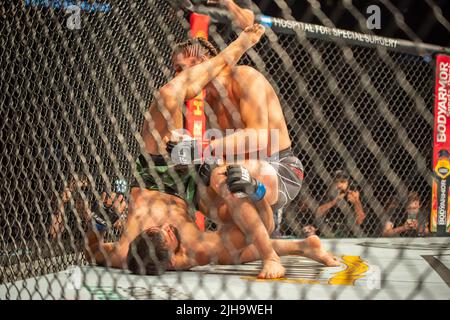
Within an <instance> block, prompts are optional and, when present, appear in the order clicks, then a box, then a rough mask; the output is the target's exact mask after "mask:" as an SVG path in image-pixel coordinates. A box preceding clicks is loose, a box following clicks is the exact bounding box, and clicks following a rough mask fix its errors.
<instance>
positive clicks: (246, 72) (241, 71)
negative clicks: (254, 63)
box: [234, 65, 262, 76]
mask: <svg viewBox="0 0 450 320" xmlns="http://www.w3.org/2000/svg"><path fill="white" fill-rule="evenodd" d="M234 72H235V74H237V75H239V76H254V75H256V74H259V75H262V74H261V73H260V72H259V71H258V70H256V69H255V68H253V67H251V66H246V65H239V66H236V67H235V68H234Z"/></svg>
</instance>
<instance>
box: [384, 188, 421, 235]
mask: <svg viewBox="0 0 450 320" xmlns="http://www.w3.org/2000/svg"><path fill="white" fill-rule="evenodd" d="M385 214H386V219H387V221H386V223H385V225H384V230H383V236H384V237H420V236H427V235H429V221H428V215H427V212H426V210H423V208H422V205H421V200H420V197H419V194H418V193H417V192H410V193H409V194H408V198H407V200H406V201H401V200H399V199H398V197H395V198H394V199H392V200H391V201H390V203H389V205H388V206H387V209H386V211H385Z"/></svg>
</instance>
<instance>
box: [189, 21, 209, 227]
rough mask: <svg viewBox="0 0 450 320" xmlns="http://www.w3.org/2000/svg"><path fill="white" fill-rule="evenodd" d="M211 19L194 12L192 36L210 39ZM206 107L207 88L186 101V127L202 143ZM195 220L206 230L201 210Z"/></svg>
mask: <svg viewBox="0 0 450 320" xmlns="http://www.w3.org/2000/svg"><path fill="white" fill-rule="evenodd" d="M209 21H210V18H209V16H206V15H202V14H197V13H192V14H191V16H190V23H191V37H193V38H199V37H202V38H205V39H208V28H209ZM204 107H205V90H202V92H200V94H199V95H198V96H197V97H195V98H194V99H191V100H189V101H186V123H185V129H186V130H187V131H189V133H190V134H191V136H192V137H193V138H195V139H197V140H198V141H200V143H201V144H202V145H204V143H203V140H202V139H203V134H204V132H205V130H206V116H205V108H204ZM202 149H203V148H202ZM195 222H196V223H197V225H198V227H199V228H200V230H205V217H204V216H203V215H202V214H201V213H200V212H196V214H195Z"/></svg>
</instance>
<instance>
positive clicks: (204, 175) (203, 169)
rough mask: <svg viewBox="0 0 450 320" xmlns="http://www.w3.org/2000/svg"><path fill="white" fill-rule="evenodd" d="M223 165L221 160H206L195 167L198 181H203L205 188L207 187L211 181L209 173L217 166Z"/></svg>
mask: <svg viewBox="0 0 450 320" xmlns="http://www.w3.org/2000/svg"><path fill="white" fill-rule="evenodd" d="M221 163H223V160H222V159H219V158H217V159H216V158H214V159H206V161H205V162H204V163H202V164H201V165H199V166H198V167H197V174H198V176H199V177H200V179H201V180H202V181H203V183H204V184H205V186H207V187H209V184H210V180H211V173H212V172H213V170H214V169H215V168H217V167H218V166H219V164H221Z"/></svg>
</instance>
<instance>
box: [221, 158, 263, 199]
mask: <svg viewBox="0 0 450 320" xmlns="http://www.w3.org/2000/svg"><path fill="white" fill-rule="evenodd" d="M227 186H228V189H229V190H230V192H231V193H234V194H235V196H237V197H239V198H243V197H249V198H250V199H251V200H252V201H254V202H256V201H260V200H261V199H262V198H264V196H265V194H266V187H265V186H264V184H262V183H261V182H259V181H258V180H256V179H254V178H252V177H251V176H250V173H249V172H248V170H247V169H246V168H245V167H243V166H239V165H230V166H228V167H227Z"/></svg>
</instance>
